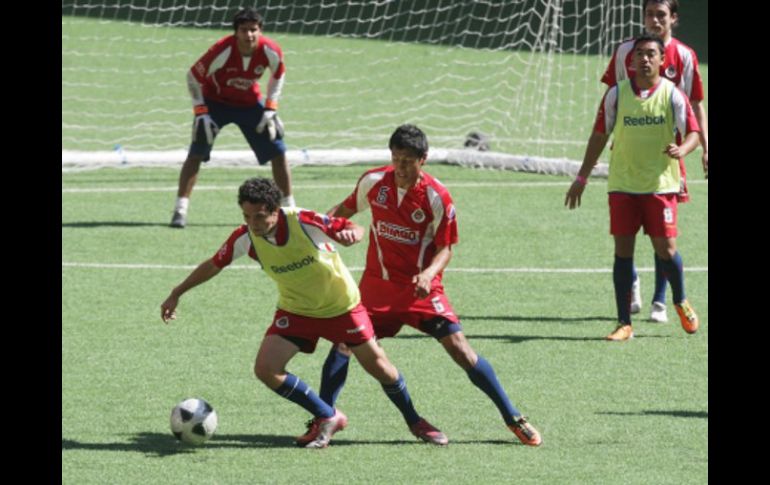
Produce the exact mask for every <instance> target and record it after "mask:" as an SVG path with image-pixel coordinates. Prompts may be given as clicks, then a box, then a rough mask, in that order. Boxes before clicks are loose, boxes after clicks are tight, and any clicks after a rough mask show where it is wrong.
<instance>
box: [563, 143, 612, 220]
mask: <svg viewBox="0 0 770 485" xmlns="http://www.w3.org/2000/svg"><path fill="white" fill-rule="evenodd" d="M609 138H610V136H609V135H607V134H604V133H599V132H598V131H594V132H593V133H591V137H590V138H589V139H588V146H587V147H586V153H585V155H584V156H583V165H581V166H580V170H578V174H577V177H575V181H574V182H572V185H571V186H570V188H569V190H568V191H567V196H566V197H565V198H564V205H566V206H567V207H569V208H570V209H574V208H576V207H580V199H581V197H582V196H583V190H585V187H586V183H587V180H588V176H589V175H591V170H593V169H594V167H595V166H596V163H597V162H598V161H599V155H601V154H602V150H604V147H605V145H607V140H609Z"/></svg>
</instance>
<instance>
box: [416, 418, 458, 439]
mask: <svg viewBox="0 0 770 485" xmlns="http://www.w3.org/2000/svg"><path fill="white" fill-rule="evenodd" d="M409 431H411V432H412V434H413V435H415V436H416V437H418V438H420V439H421V440H423V441H424V442H426V443H432V444H434V445H439V446H444V445H446V444H448V443H449V439H447V437H446V435H445V434H444V433H442V432H441V431H440V430H438V429H437V428H435V427H434V426H433V425H432V424H430V423H429V422H427V421H425V420H424V419H422V418H420V420H419V421H417V422H416V423H414V424H413V425H411V426H409Z"/></svg>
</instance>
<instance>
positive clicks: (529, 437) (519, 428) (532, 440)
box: [508, 416, 543, 446]
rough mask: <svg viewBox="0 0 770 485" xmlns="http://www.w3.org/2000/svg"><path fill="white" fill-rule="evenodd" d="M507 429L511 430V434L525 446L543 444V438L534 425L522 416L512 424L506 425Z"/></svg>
mask: <svg viewBox="0 0 770 485" xmlns="http://www.w3.org/2000/svg"><path fill="white" fill-rule="evenodd" d="M508 429H510V430H511V431H513V434H515V435H516V437H517V438H519V440H521V442H522V443H524V444H525V445H527V446H540V445H541V444H543V438H541V437H540V433H538V432H537V430H536V429H535V427H534V426H532V425H531V424H529V422H528V421H527V418H525V417H524V416H520V417H519V419H516V420H515V421H514V423H513V424H510V425H508Z"/></svg>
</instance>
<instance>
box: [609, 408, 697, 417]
mask: <svg viewBox="0 0 770 485" xmlns="http://www.w3.org/2000/svg"><path fill="white" fill-rule="evenodd" d="M596 414H605V415H608V416H671V417H674V418H697V419H708V418H709V413H708V411H679V410H672V411H663V410H657V409H653V410H646V411H639V412H635V413H621V412H616V411H606V412H601V413H596Z"/></svg>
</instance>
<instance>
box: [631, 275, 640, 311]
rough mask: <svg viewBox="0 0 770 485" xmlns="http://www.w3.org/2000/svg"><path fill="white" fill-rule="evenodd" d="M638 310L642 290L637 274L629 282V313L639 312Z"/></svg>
mask: <svg viewBox="0 0 770 485" xmlns="http://www.w3.org/2000/svg"><path fill="white" fill-rule="evenodd" d="M640 311H642V290H641V289H640V285H639V275H637V276H636V279H635V280H634V282H633V284H631V313H639V312H640Z"/></svg>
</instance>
